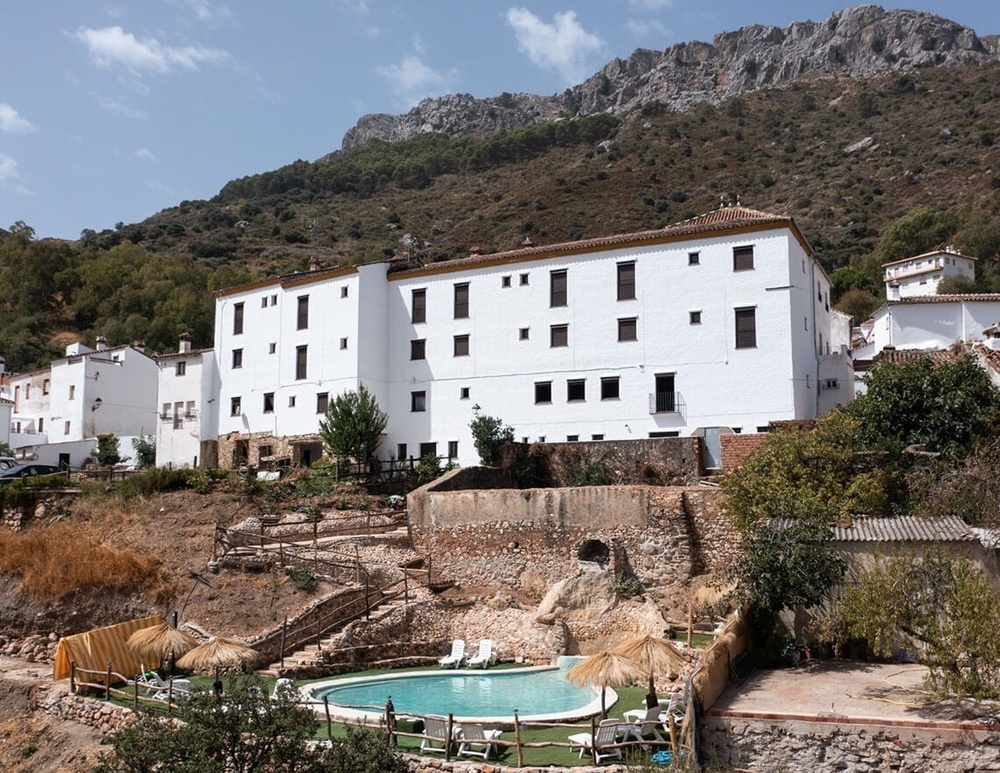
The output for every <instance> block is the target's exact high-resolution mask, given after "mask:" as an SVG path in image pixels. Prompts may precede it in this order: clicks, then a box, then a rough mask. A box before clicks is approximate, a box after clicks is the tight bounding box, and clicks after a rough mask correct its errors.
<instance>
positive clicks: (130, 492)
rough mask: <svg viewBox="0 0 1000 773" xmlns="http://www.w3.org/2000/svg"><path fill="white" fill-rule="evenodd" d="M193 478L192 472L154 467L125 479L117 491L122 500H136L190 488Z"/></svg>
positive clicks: (117, 487)
mask: <svg viewBox="0 0 1000 773" xmlns="http://www.w3.org/2000/svg"><path fill="white" fill-rule="evenodd" d="M192 477H193V472H192V471H191V470H174V469H171V468H169V467H152V468H150V469H148V470H145V471H143V472H140V473H136V474H135V475H130V476H129V477H127V478H125V480H123V481H122V482H121V483H119V484H118V485H117V486H116V491H117V492H118V495H119V496H120V497H122V499H134V498H135V497H142V496H149V495H150V494H156V493H159V492H163V491H180V490H182V489H186V488H188V486H189V485H190V483H191V480H192Z"/></svg>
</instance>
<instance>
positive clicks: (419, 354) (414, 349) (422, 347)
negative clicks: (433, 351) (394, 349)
mask: <svg viewBox="0 0 1000 773" xmlns="http://www.w3.org/2000/svg"><path fill="white" fill-rule="evenodd" d="M426 356H427V340H426V339H425V338H414V339H413V340H412V341H410V359H411V360H423V359H426Z"/></svg>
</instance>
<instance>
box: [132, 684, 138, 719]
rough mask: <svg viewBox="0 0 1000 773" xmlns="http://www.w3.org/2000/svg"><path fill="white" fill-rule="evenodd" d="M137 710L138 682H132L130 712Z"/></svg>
mask: <svg viewBox="0 0 1000 773" xmlns="http://www.w3.org/2000/svg"><path fill="white" fill-rule="evenodd" d="M138 710H139V680H138V679H133V680H132V711H138Z"/></svg>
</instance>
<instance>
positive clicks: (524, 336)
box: [517, 327, 531, 341]
mask: <svg viewBox="0 0 1000 773" xmlns="http://www.w3.org/2000/svg"><path fill="white" fill-rule="evenodd" d="M530 330H531V328H527V327H522V328H521V329H520V330H518V331H517V340H518V341H527V340H528V333H529V331H530Z"/></svg>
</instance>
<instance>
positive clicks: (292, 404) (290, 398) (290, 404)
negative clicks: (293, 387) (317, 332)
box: [288, 395, 295, 408]
mask: <svg viewBox="0 0 1000 773" xmlns="http://www.w3.org/2000/svg"><path fill="white" fill-rule="evenodd" d="M288 407H289V408H294V407H295V395H289V396H288Z"/></svg>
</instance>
